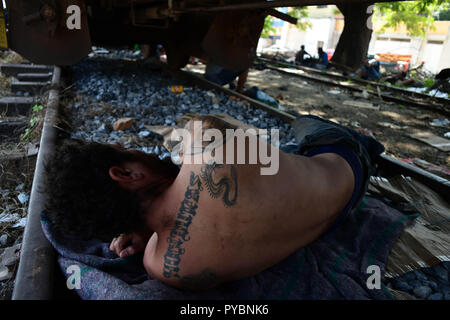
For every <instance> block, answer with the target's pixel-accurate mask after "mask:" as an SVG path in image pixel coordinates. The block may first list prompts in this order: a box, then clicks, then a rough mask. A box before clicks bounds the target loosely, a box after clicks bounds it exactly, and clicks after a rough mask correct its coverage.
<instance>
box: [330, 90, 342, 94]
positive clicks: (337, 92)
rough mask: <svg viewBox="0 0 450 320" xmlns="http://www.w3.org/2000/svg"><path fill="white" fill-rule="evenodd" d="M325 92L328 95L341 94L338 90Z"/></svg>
mask: <svg viewBox="0 0 450 320" xmlns="http://www.w3.org/2000/svg"><path fill="white" fill-rule="evenodd" d="M327 92H328V93H330V94H341V92H340V91H339V90H329V91H327Z"/></svg>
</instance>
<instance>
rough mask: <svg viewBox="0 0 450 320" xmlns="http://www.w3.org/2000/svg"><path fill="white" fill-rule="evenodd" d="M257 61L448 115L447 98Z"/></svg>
mask: <svg viewBox="0 0 450 320" xmlns="http://www.w3.org/2000/svg"><path fill="white" fill-rule="evenodd" d="M258 61H260V62H263V63H266V64H268V66H267V68H268V69H270V70H274V71H277V72H280V73H283V74H287V75H290V76H294V77H299V78H303V79H306V80H310V81H314V82H319V83H322V84H325V85H330V86H333V87H340V88H344V89H347V90H351V91H357V92H363V91H366V92H367V93H369V94H371V95H373V96H378V97H380V99H382V100H384V101H391V102H396V103H399V104H405V105H412V106H415V107H418V108H423V109H427V110H431V111H435V112H438V113H440V114H443V115H445V116H450V100H449V99H445V98H439V97H433V96H430V95H427V94H423V93H417V92H412V91H408V90H405V89H402V88H397V87H393V86H387V85H385V84H381V83H377V82H374V81H367V80H362V79H354V78H350V77H346V76H343V75H341V74H339V73H336V72H330V71H323V70H317V69H313V68H308V67H303V66H295V65H291V64H287V63H282V62H275V61H272V60H269V59H265V58H258ZM368 87H369V88H370V89H369V88H368ZM372 88H373V89H372ZM381 89H382V90H381Z"/></svg>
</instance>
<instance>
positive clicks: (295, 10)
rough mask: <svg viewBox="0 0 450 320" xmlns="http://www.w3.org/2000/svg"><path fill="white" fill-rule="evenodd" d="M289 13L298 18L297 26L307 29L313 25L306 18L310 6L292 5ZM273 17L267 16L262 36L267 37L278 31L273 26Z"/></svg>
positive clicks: (303, 29)
mask: <svg viewBox="0 0 450 320" xmlns="http://www.w3.org/2000/svg"><path fill="white" fill-rule="evenodd" d="M287 14H288V15H290V16H291V17H294V18H297V19H298V22H297V28H299V29H300V30H302V31H305V30H306V29H308V28H309V27H311V23H310V22H308V21H307V20H306V18H307V17H308V7H290V8H289V9H288V12H287ZM273 19H274V18H273V17H271V16H267V17H266V20H264V28H263V31H262V33H261V37H263V38H267V37H269V36H270V35H271V34H272V33H274V32H275V31H276V29H275V28H274V27H273Z"/></svg>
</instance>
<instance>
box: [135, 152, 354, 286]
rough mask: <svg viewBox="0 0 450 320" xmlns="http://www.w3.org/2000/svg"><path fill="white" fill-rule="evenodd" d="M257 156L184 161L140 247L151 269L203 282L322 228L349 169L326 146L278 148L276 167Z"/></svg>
mask: <svg viewBox="0 0 450 320" xmlns="http://www.w3.org/2000/svg"><path fill="white" fill-rule="evenodd" d="M260 168H261V165H260V164H253V165H249V164H242V165H241V164H215V163H211V164H184V165H183V166H182V168H181V170H180V173H179V174H178V176H177V178H176V180H175V182H174V183H173V184H172V185H171V186H170V187H169V188H168V189H167V191H166V192H165V193H164V194H163V196H162V197H160V199H158V201H159V202H158V205H160V206H161V212H163V213H162V216H163V217H164V219H163V220H164V223H163V227H161V229H160V230H159V231H158V232H157V233H156V232H155V233H154V234H153V236H152V237H151V239H150V241H149V242H148V244H147V247H146V249H145V254H144V266H145V268H146V270H147V271H148V273H149V274H150V276H152V277H154V278H157V279H159V280H161V281H162V282H164V283H167V284H169V285H171V286H175V287H180V288H186V289H207V288H210V287H213V286H215V285H217V284H220V283H222V282H225V281H229V280H235V279H240V278H244V277H248V276H251V275H254V274H257V273H260V272H261V271H263V270H265V269H267V268H269V267H271V266H273V265H275V264H276V263H278V262H280V261H281V260H283V259H284V258H286V257H287V256H289V255H290V254H292V253H293V252H295V251H296V250H298V249H299V248H301V247H303V246H305V245H307V244H308V243H310V242H312V241H314V240H315V239H316V238H318V237H319V236H320V235H321V234H322V233H324V232H325V231H326V230H327V229H328V228H329V227H330V225H331V224H332V223H333V221H334V220H335V219H336V218H337V216H338V215H339V214H340V213H341V211H342V210H343V209H344V207H345V206H346V204H347V203H348V202H349V200H350V198H351V196H352V193H353V189H354V177H353V171H352V169H351V167H350V166H349V164H348V163H347V161H346V160H344V159H343V158H341V157H340V156H338V155H336V154H332V153H325V154H320V155H317V156H313V157H302V156H298V155H293V154H286V153H283V152H281V151H280V155H279V171H278V173H277V174H276V175H271V176H262V175H261V174H260Z"/></svg>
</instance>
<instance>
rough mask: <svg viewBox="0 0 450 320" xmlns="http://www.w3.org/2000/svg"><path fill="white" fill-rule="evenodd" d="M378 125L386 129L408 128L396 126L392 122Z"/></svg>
mask: <svg viewBox="0 0 450 320" xmlns="http://www.w3.org/2000/svg"><path fill="white" fill-rule="evenodd" d="M377 125H378V126H380V127H384V128H391V129H396V130H403V129H406V128H408V127H407V126H398V125H396V124H393V123H390V122H377Z"/></svg>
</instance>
